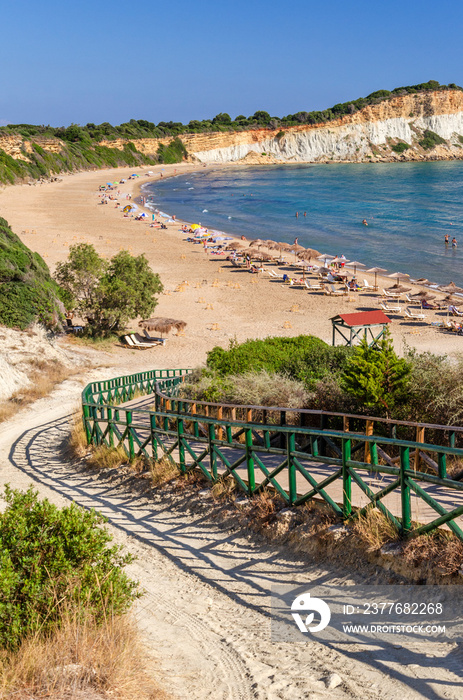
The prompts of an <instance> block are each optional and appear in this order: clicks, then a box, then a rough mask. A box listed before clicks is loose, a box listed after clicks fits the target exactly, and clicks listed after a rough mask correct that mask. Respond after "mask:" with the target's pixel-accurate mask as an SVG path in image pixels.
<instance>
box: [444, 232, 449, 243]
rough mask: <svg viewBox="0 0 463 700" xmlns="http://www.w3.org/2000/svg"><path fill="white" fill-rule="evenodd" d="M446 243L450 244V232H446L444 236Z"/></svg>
mask: <svg viewBox="0 0 463 700" xmlns="http://www.w3.org/2000/svg"><path fill="white" fill-rule="evenodd" d="M444 243H445V245H448V244H449V234H448V233H446V234H445V236H444Z"/></svg>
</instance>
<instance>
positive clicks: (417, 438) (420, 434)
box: [415, 426, 424, 471]
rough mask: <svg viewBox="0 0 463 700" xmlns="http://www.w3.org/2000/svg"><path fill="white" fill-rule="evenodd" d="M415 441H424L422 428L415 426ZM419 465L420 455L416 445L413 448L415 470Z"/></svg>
mask: <svg viewBox="0 0 463 700" xmlns="http://www.w3.org/2000/svg"><path fill="white" fill-rule="evenodd" d="M415 442H424V428H423V427H420V426H417V428H416V434H415ZM420 465H421V457H420V450H419V448H418V447H417V448H416V450H415V471H417V470H418V469H419V468H420Z"/></svg>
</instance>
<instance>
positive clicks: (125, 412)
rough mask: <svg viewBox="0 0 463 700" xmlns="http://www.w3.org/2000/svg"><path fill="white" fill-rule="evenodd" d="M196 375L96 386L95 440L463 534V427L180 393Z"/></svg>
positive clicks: (284, 493)
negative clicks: (462, 463) (462, 462)
mask: <svg viewBox="0 0 463 700" xmlns="http://www.w3.org/2000/svg"><path fill="white" fill-rule="evenodd" d="M188 374H189V370H186V369H175V370H174V369H170V370H152V371H150V372H141V373H138V374H133V375H129V376H125V377H118V378H116V379H111V380H108V381H104V382H93V383H92V384H89V385H88V386H87V387H86V388H85V389H84V391H83V394H82V407H83V422H84V427H85V431H86V435H87V441H88V443H89V444H90V443H92V444H95V445H100V444H105V445H107V446H109V447H116V446H118V445H122V446H123V448H124V449H125V451H126V453H127V455H128V457H129V458H131V459H132V458H135V457H137V456H144V457H147V458H148V459H155V460H157V459H159V458H160V457H162V456H167V457H168V458H169V459H171V460H172V461H174V462H175V464H177V465H178V468H179V470H180V472H181V473H186V472H187V471H189V470H192V469H196V470H200V471H201V473H202V474H203V475H204V477H205V478H206V479H207V480H208V481H209V482H211V483H215V482H216V481H218V480H219V479H221V478H223V477H224V475H229V476H231V477H232V478H233V479H234V480H235V481H236V483H237V485H238V487H239V488H240V489H241V490H242V491H244V492H245V493H246V494H248V495H249V496H252V495H253V494H256V493H259V492H261V491H262V490H263V489H265V488H267V487H271V488H273V489H274V490H275V491H276V492H278V493H279V495H280V496H281V497H282V498H283V499H284V501H285V502H286V503H287V504H288V506H291V507H292V506H298V505H301V504H303V503H306V502H307V501H310V500H312V499H321V500H323V501H324V502H325V503H326V504H328V506H329V507H330V508H331V509H332V510H333V511H334V512H335V513H336V514H337V515H339V516H340V517H342V518H344V519H347V518H356V517H358V516H359V515H361V514H364V513H365V512H366V511H367V510H368V509H369V508H377V509H379V510H380V511H381V512H382V513H383V514H384V515H385V516H386V517H387V518H389V520H390V521H391V522H392V523H393V524H394V525H395V526H396V527H397V529H398V530H399V531H400V532H401V533H402V534H403V535H407V536H409V535H418V534H423V533H425V532H430V531H432V530H434V529H436V528H437V527H440V526H442V525H446V526H447V527H448V528H450V529H451V530H452V531H453V532H454V533H455V534H456V535H457V536H458V537H459V538H461V539H463V530H462V529H461V527H460V525H459V524H458V523H457V522H455V520H456V519H457V518H459V516H461V515H463V483H461V482H460V481H456V480H452V479H451V478H448V476H447V463H448V461H449V460H450V461H454V460H455V459H461V458H463V428H460V427H455V426H441V425H432V424H425V423H411V422H405V421H393V420H387V419H381V418H375V417H370V416H357V415H348V414H340V413H328V412H324V411H311V410H300V411H295V410H294V409H285V408H281V407H262V406H244V407H243V406H234V405H227V404H213V403H208V402H195V401H191V400H186V399H183V398H179V396H178V388H179V385H180V384H181V383H182V382H183V381H184V379H185V377H186V376H187V375H188ZM141 395H148V396H150V395H152V405H151V406H150V407H149V408H148V409H147V408H141V407H137V406H131V405H130V402H131V401H133V400H134V398H136V397H137V396H141ZM127 404H129V405H127ZM426 434H427V435H429V436H431V437H432V441H431V440H430V441H429V442H426V441H425V437H426ZM410 436H413V439H410ZM436 515H437V517H436Z"/></svg>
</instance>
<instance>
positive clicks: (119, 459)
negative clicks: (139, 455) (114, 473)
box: [87, 445, 129, 469]
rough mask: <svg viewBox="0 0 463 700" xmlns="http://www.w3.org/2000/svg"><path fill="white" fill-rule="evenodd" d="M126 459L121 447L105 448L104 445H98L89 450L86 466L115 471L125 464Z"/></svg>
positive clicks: (127, 459)
mask: <svg viewBox="0 0 463 700" xmlns="http://www.w3.org/2000/svg"><path fill="white" fill-rule="evenodd" d="M128 461H129V458H128V457H127V455H126V453H125V450H124V448H123V447H122V445H119V447H107V446H106V445H98V446H97V447H92V448H91V449H90V454H89V455H88V457H87V464H88V466H89V467H93V468H94V469H117V468H118V467H121V466H122V465H123V464H127V462H128Z"/></svg>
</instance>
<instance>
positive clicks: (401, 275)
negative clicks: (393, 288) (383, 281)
mask: <svg viewBox="0 0 463 700" xmlns="http://www.w3.org/2000/svg"><path fill="white" fill-rule="evenodd" d="M386 277H391V278H392V279H396V280H397V282H400V280H401V279H402V278H404V277H410V275H407V273H406V272H392V273H391V274H390V275H386Z"/></svg>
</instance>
